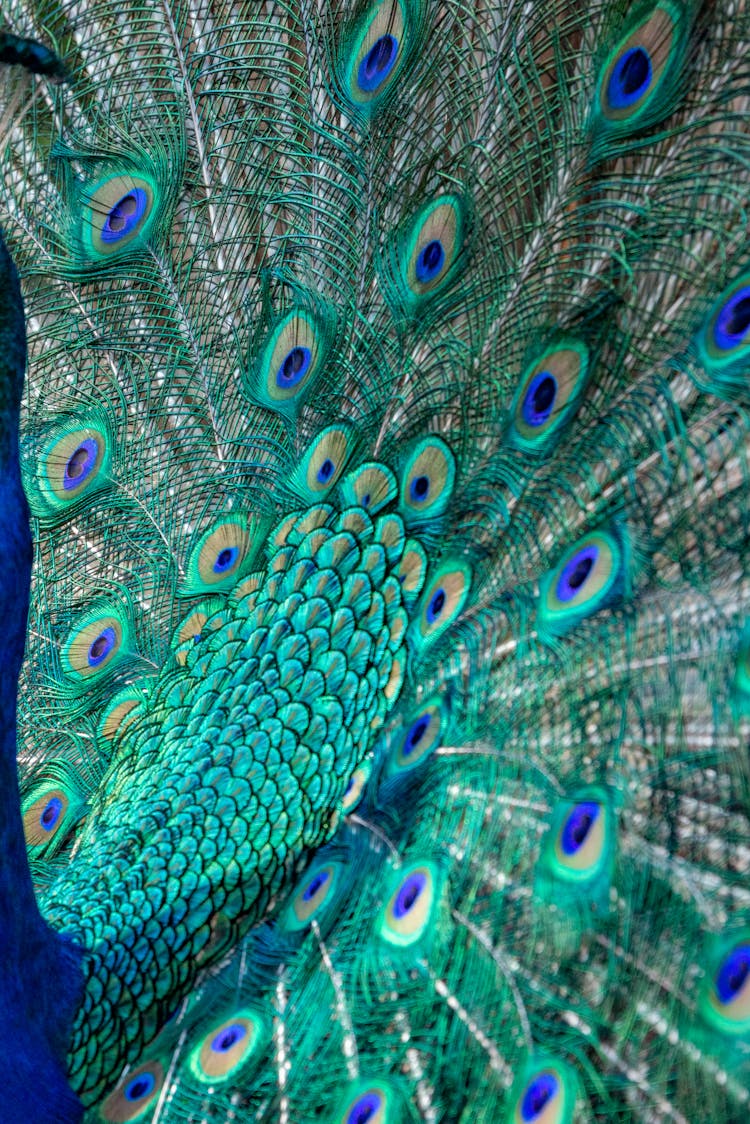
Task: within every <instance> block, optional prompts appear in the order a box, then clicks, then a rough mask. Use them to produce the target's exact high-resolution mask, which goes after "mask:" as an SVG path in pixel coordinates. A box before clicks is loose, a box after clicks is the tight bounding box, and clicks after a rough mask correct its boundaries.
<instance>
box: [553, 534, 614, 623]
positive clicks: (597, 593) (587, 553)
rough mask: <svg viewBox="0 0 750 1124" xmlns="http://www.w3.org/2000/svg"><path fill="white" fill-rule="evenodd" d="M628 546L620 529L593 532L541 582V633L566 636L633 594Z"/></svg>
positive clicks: (569, 551)
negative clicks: (631, 591) (576, 627)
mask: <svg viewBox="0 0 750 1124" xmlns="http://www.w3.org/2000/svg"><path fill="white" fill-rule="evenodd" d="M628 554H629V551H628V543H627V539H626V537H625V533H624V531H622V530H620V529H618V528H614V527H613V528H612V529H610V530H599V531H592V532H591V533H590V534H588V535H585V536H584V537H583V538H582V539H580V540H579V541H578V542H577V543H575V544H574V545H572V546H570V547H569V548H568V549H567V551H565V553H564V554H563V556H562V558H561V560H560V562H559V563H558V564H557V566H556V567H555V568H554V569H553V570H550V571H549V573H547V574H545V575H544V577H543V578H542V579H541V581H540V583H539V614H538V625H539V633H540V636H542V637H543V638H545V637H548V636H562V635H564V634H565V633H566V632H568V631H569V630H570V629H571V628H573V627H574V626H575V625H577V624H579V623H580V622H581V621H582V620H584V619H585V618H586V617H588V616H590V615H591V614H592V613H596V612H599V611H600V610H602V609H605V608H608V607H609V606H612V605H614V604H616V603H617V602H618V601H620V600H622V598H623V597H624V596H625V595H626V594H627V593H629V590H630V578H629V574H628Z"/></svg>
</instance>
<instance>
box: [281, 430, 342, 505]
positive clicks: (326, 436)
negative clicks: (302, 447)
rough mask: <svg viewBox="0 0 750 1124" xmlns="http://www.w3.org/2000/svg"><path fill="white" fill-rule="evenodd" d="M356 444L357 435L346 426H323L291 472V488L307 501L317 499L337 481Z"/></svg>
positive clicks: (307, 502) (326, 492)
mask: <svg viewBox="0 0 750 1124" xmlns="http://www.w3.org/2000/svg"><path fill="white" fill-rule="evenodd" d="M353 447H354V437H353V434H352V432H351V430H350V429H349V428H348V427H347V426H343V425H330V426H327V427H326V428H325V429H322V430H321V431H320V433H319V434H318V435H317V437H315V438H314V439H313V440H312V441H311V442H310V445H309V446H308V448H307V451H306V452H305V455H304V456H303V457H302V460H301V461H300V463H299V465H298V467H297V468H296V469H295V471H294V472H293V473H292V477H291V480H290V483H289V487H290V489H291V490H292V491H293V493H294V494H295V495H296V496H299V497H300V498H301V499H302V500H303V501H304V502H305V503H306V504H310V503H315V502H317V501H318V500H320V499H321V498H322V497H323V496H325V495H327V494H328V492H330V490H331V488H333V486H334V485H335V484H336V483H337V482H338V480H339V478H340V476H341V474H342V472H343V471H344V468H345V466H346V462H347V460H348V458H349V457H350V456H351V452H352V449H353Z"/></svg>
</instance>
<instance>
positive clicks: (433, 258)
mask: <svg viewBox="0 0 750 1124" xmlns="http://www.w3.org/2000/svg"><path fill="white" fill-rule="evenodd" d="M465 235H466V209H465V205H464V203H463V201H462V199H461V198H460V197H459V196H458V195H440V196H438V198H437V199H435V200H433V202H431V203H428V204H426V206H425V207H423V208H422V210H421V211H420V212H419V213H418V214H417V215H416V216H415V218H414V219H413V221H412V224H411V229H410V233H409V235H408V237H407V239H406V243H405V246H404V251H403V256H402V262H401V272H402V275H403V285H404V293H403V295H404V297H405V298H406V299H407V301H408V303H409V304H410V305H411V306H412V309H414V310H416V307H417V306H418V305H419V304H421V303H422V302H423V301H426V300H427V299H428V298H431V297H432V296H434V295H435V294H437V293H438V292H440V290H441V289H443V288H444V287H446V286H447V285H448V284H450V282H451V281H452V280H453V279H454V278H455V276H456V274H457V272H458V266H459V263H460V259H461V251H462V249H463V246H464V240H465Z"/></svg>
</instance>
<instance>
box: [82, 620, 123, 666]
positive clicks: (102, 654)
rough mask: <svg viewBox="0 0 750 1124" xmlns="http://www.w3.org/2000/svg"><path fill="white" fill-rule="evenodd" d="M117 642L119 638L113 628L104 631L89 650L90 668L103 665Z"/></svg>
mask: <svg viewBox="0 0 750 1124" xmlns="http://www.w3.org/2000/svg"><path fill="white" fill-rule="evenodd" d="M116 641H117V637H116V636H115V630H114V629H113V628H104V629H102V631H101V632H100V633H99V635H98V636H97V638H96V640H94V641H93V643H92V644H91V647H90V648H89V654H88V660H89V667H98V666H99V664H100V663H103V661H104V660H106V658H107V656H108V655H109V653H110V652H111V651H112V649H113V648H114V646H115V643H116Z"/></svg>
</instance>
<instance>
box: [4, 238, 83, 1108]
mask: <svg viewBox="0 0 750 1124" xmlns="http://www.w3.org/2000/svg"><path fill="white" fill-rule="evenodd" d="M25 362H26V338H25V331H24V320H23V305H22V301H21V293H20V288H19V285H18V278H17V276H16V272H15V269H14V267H13V263H12V262H11V260H10V256H9V254H8V252H7V250H6V248H5V245H4V244H3V242H2V238H0V575H1V579H0V617H1V618H2V628H3V655H2V659H1V660H0V965H1V966H2V971H1V972H0V1028H1V1030H0V1067H1V1068H2V1070H3V1073H4V1074H5V1075H6V1080H5V1081H4V1084H3V1112H4V1116H5V1119H13V1120H19V1121H20V1120H23V1121H24V1122H25V1124H36V1122H39V1124H41V1121H43V1120H44V1121H46V1122H49V1124H72V1122H75V1121H77V1120H79V1119H80V1117H81V1108H80V1105H79V1103H78V1101H77V1099H76V1098H75V1097H74V1095H73V1094H72V1092H71V1091H70V1089H69V1087H68V1084H67V1080H66V1077H65V1069H64V1061H63V1059H64V1057H65V1049H66V1045H67V1039H68V1035H69V1030H70V1023H71V1019H72V1016H73V1012H74V1010H75V1007H76V1004H77V1002H78V995H79V992H80V986H81V973H80V967H79V956H78V953H77V952H76V950H75V948H74V947H73V946H72V945H71V944H70V943H69V942H66V941H64V940H63V939H62V938H61V937H59V936H58V935H57V934H55V933H53V931H52V930H51V929H49V928H48V926H47V925H46V924H45V923H44V921H43V919H42V917H41V914H40V913H39V909H38V906H37V903H36V898H35V895H34V889H33V885H32V881H31V874H30V871H29V864H28V859H27V855H26V846H25V841H24V835H23V826H22V821H21V810H20V800H19V792H18V776H17V770H16V691H17V685H18V674H19V671H20V667H21V662H22V660H23V652H24V644H25V633H26V617H27V612H28V605H29V582H30V575H31V533H30V530H29V513H28V507H27V504H26V498H25V496H24V493H23V489H22V487H21V477H20V468H19V456H18V409H19V404H20V397H21V390H22V386H23V374H24V367H25ZM51 984H54V986H51ZM3 1062H4V1063H5V1064H2V1063H3Z"/></svg>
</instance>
